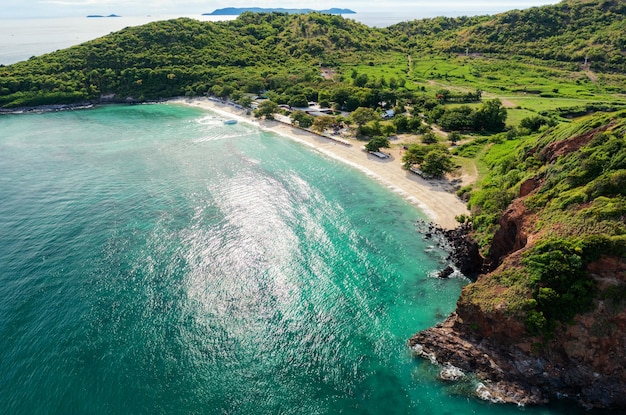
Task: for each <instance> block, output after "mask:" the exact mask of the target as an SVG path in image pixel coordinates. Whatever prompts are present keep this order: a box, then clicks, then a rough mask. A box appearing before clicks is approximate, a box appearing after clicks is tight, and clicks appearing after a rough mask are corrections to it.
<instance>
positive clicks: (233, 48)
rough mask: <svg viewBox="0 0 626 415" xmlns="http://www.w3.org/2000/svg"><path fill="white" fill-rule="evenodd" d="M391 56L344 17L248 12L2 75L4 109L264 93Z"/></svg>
mask: <svg viewBox="0 0 626 415" xmlns="http://www.w3.org/2000/svg"><path fill="white" fill-rule="evenodd" d="M390 49H391V43H390V42H389V41H388V39H387V38H386V37H385V36H384V35H383V33H382V32H380V31H378V30H375V29H371V28H368V27H367V26H365V25H362V24H359V23H356V22H354V21H352V20H347V19H343V18H341V17H339V16H330V15H320V14H306V15H286V14H254V13H244V14H243V15H241V16H240V17H239V18H238V19H237V20H235V21H229V22H214V23H207V22H199V21H197V20H193V19H177V20H170V21H162V22H154V23H150V24H147V25H144V26H140V27H131V28H126V29H124V30H122V31H120V32H117V33H113V34H111V35H108V36H105V37H102V38H99V39H96V40H94V41H90V42H86V43H84V44H82V45H79V46H75V47H72V48H69V49H65V50H62V51H58V52H54V53H51V54H47V55H44V56H41V57H36V58H32V59H30V60H28V61H25V62H20V63H16V64H14V65H10V66H7V67H2V68H0V75H1V76H0V105H2V106H5V107H16V106H22V105H41V104H52V103H67V102H76V101H80V100H97V99H99V97H100V96H101V95H108V94H116V95H117V96H119V97H132V98H133V99H134V100H144V99H158V98H167V97H172V96H180V95H202V94H205V93H207V92H210V91H211V88H212V87H214V86H216V85H217V86H219V87H221V88H227V90H226V93H223V92H222V91H219V92H220V94H219V95H224V96H228V95H230V94H229V93H230V92H233V91H243V92H252V93H259V92H260V91H263V90H266V89H272V88H273V87H274V85H273V84H272V80H274V81H276V80H277V79H278V80H279V81H281V82H282V80H280V79H279V78H280V77H282V76H287V75H289V76H290V77H291V79H289V84H290V86H292V85H296V84H310V83H311V82H312V83H313V85H315V84H317V83H319V82H320V81H321V79H320V77H319V65H320V64H321V65H337V64H339V63H340V62H346V61H347V60H350V59H355V60H361V59H365V57H366V56H372V55H373V54H377V53H379V52H385V51H388V50H390Z"/></svg>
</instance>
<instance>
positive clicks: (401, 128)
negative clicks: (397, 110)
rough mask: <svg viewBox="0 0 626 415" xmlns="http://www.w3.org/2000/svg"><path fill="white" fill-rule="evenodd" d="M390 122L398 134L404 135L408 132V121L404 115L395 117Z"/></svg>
mask: <svg viewBox="0 0 626 415" xmlns="http://www.w3.org/2000/svg"><path fill="white" fill-rule="evenodd" d="M392 122H393V125H395V126H396V131H397V132H398V133H404V132H406V131H408V128H409V119H408V118H407V116H406V115H404V114H400V115H396V116H395V117H394V118H393V121H392Z"/></svg>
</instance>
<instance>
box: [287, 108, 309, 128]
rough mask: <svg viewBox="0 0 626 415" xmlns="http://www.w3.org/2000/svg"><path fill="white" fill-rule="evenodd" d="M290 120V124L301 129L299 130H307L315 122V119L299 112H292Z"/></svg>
mask: <svg viewBox="0 0 626 415" xmlns="http://www.w3.org/2000/svg"><path fill="white" fill-rule="evenodd" d="M290 118H291V122H292V123H293V124H294V125H297V126H298V127H301V128H309V127H310V126H312V125H313V122H314V121H315V117H313V116H311V115H309V114H307V113H306V112H304V111H300V110H298V111H294V112H292V113H291V117H290Z"/></svg>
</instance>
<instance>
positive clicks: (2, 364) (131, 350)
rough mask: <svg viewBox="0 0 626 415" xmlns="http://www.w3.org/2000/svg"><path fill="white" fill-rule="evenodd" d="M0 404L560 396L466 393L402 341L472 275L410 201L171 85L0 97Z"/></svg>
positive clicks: (419, 410) (40, 407)
mask: <svg viewBox="0 0 626 415" xmlns="http://www.w3.org/2000/svg"><path fill="white" fill-rule="evenodd" d="M0 201H1V202H0V219H1V220H0V235H2V237H1V238H0V403H1V409H0V412H2V413H7V414H73V413H74V414H87V413H88V414H339V413H343V414H460V413H462V414H481V415H488V414H518V413H524V414H565V413H568V414H573V413H576V412H577V411H576V410H574V409H572V408H569V407H567V408H566V407H548V408H526V409H520V408H517V407H514V406H501V405H494V404H490V403H485V402H479V401H477V400H475V399H472V398H468V397H467V393H468V391H469V390H471V389H472V388H473V387H474V383H473V382H467V383H463V384H460V385H449V384H443V383H440V382H439V381H437V380H436V373H437V369H436V368H435V367H434V366H432V365H430V364H429V363H427V362H424V361H422V360H416V359H413V358H412V357H411V355H410V353H409V350H408V349H407V346H406V340H407V339H408V338H409V337H410V336H411V335H412V334H413V333H415V332H417V331H418V330H421V329H425V328H427V327H429V326H431V325H433V324H436V323H437V322H439V321H441V320H442V319H443V318H444V317H445V316H446V315H447V314H448V313H449V312H451V311H452V310H453V309H454V306H455V302H456V299H457V297H458V295H459V292H460V290H461V288H462V287H463V286H464V285H465V284H466V283H467V280H466V279H464V278H461V277H459V278H452V279H448V280H440V279H437V278H434V277H433V276H432V273H433V271H435V270H438V269H441V268H442V267H443V266H445V264H446V262H445V260H444V258H445V255H446V253H445V252H442V251H440V250H438V249H437V248H434V247H433V246H431V242H430V241H427V240H425V239H424V238H423V237H422V235H421V234H419V232H418V231H417V229H416V227H415V222H416V220H418V219H421V218H423V217H424V216H423V215H422V214H421V213H420V212H419V211H417V210H416V208H415V207H414V206H412V205H410V204H408V203H407V202H406V201H404V200H403V199H402V198H400V197H399V196H398V195H396V194H394V193H393V192H391V191H389V190H388V189H386V188H383V187H381V186H380V185H379V184H378V183H376V182H374V181H372V180H371V179H369V178H367V177H365V176H364V175H362V174H361V173H359V172H358V171H356V170H354V169H352V168H351V167H348V166H345V165H343V164H341V163H339V162H338V161H336V160H333V159H329V158H327V157H325V156H322V155H320V154H318V153H316V152H314V151H312V150H311V149H309V148H306V147H304V146H303V145H301V144H299V143H296V142H292V141H290V140H288V139H286V138H284V137H278V136H275V135H273V134H270V133H267V132H264V131H261V130H259V129H257V128H255V127H254V126H251V125H246V124H242V123H239V124H237V125H224V124H223V120H222V119H220V118H219V116H216V115H214V114H212V113H207V112H203V111H201V110H199V109H196V108H189V107H184V106H178V105H173V104H158V105H137V106H107V107H100V108H97V109H93V110H81V111H67V112H61V113H46V114H28V115H13V116H2V117H0Z"/></svg>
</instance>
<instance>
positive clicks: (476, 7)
mask: <svg viewBox="0 0 626 415" xmlns="http://www.w3.org/2000/svg"><path fill="white" fill-rule="evenodd" d="M556 3H559V0H499V1H494V0H386V1H384V2H383V1H381V0H376V1H373V0H317V1H315V2H311V1H310V0H0V19H6V18H30V17H82V16H87V15H89V14H100V15H109V14H113V13H114V14H118V15H122V16H146V15H181V16H183V15H186V16H188V15H191V16H193V15H196V14H197V15H200V14H202V13H209V12H212V11H213V10H215V9H218V8H223V7H231V6H232V7H284V8H312V9H316V10H319V9H325V8H331V7H338V8H348V9H352V10H354V11H356V12H357V13H376V12H381V13H388V12H390V11H394V12H395V11H397V12H398V13H402V14H403V15H405V16H406V20H412V19H419V18H424V17H434V16H450V17H454V16H462V15H477V14H495V13H499V12H503V11H507V10H511V9H525V8H529V7H533V6H542V5H547V4H556Z"/></svg>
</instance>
